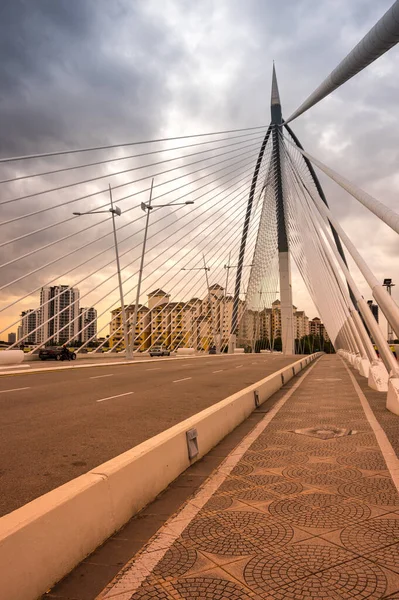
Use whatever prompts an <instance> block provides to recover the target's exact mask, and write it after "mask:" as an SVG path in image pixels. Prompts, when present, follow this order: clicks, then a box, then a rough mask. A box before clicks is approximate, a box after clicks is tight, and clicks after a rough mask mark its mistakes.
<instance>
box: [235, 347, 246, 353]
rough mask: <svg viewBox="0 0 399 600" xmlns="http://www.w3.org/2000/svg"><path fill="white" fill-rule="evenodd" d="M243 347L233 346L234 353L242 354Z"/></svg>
mask: <svg viewBox="0 0 399 600" xmlns="http://www.w3.org/2000/svg"><path fill="white" fill-rule="evenodd" d="M244 352H245V350H244V348H234V354H244Z"/></svg>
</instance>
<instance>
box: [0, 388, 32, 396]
mask: <svg viewBox="0 0 399 600" xmlns="http://www.w3.org/2000/svg"><path fill="white" fill-rule="evenodd" d="M21 390H30V387H23V388H13V389H12V390H0V394H5V393H6V392H20V391H21Z"/></svg>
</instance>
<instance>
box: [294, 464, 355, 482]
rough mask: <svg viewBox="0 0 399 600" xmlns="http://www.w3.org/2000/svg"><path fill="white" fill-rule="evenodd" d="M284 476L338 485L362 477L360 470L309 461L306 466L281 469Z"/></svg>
mask: <svg viewBox="0 0 399 600" xmlns="http://www.w3.org/2000/svg"><path fill="white" fill-rule="evenodd" d="M283 474H284V476H285V477H290V478H292V479H300V480H301V481H303V483H307V484H309V485H340V484H342V483H343V482H344V481H348V480H350V481H353V480H356V479H360V478H361V477H362V473H361V471H357V470H356V469H344V468H341V467H340V466H339V465H334V464H329V463H311V464H308V465H306V467H288V468H287V469H285V470H284V471H283Z"/></svg>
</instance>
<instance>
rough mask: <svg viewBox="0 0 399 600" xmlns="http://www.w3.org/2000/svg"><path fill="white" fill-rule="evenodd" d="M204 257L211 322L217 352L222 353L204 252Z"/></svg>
mask: <svg viewBox="0 0 399 600" xmlns="http://www.w3.org/2000/svg"><path fill="white" fill-rule="evenodd" d="M202 258H203V260H204V271H205V279H206V287H207V288H208V302H209V306H210V308H211V322H212V337H213V343H214V345H215V346H216V352H217V353H218V354H220V345H219V344H218V343H217V339H216V323H215V315H214V312H213V304H212V300H211V290H210V289H209V279H208V267H207V266H206V262H205V255H204V254H203V255H202Z"/></svg>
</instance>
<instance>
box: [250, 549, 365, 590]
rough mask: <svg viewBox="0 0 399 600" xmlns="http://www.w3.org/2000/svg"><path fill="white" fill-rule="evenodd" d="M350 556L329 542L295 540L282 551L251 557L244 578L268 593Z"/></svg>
mask: <svg viewBox="0 0 399 600" xmlns="http://www.w3.org/2000/svg"><path fill="white" fill-rule="evenodd" d="M352 559H353V554H352V553H351V552H348V551H347V550H345V549H343V548H338V547H336V546H333V545H332V544H323V545H321V544H314V543H313V544H312V543H303V544H295V545H294V546H291V547H288V548H287V549H286V550H285V551H284V552H282V553H278V554H276V553H275V554H266V555H260V556H255V557H253V558H251V560H250V561H249V562H248V563H247V565H246V567H245V569H244V578H245V582H246V583H247V585H248V586H249V587H250V588H251V589H253V590H255V591H257V592H258V593H259V594H262V593H268V592H271V591H272V590H274V589H278V588H280V587H283V586H286V585H289V584H291V585H292V584H293V583H295V582H296V581H298V580H300V579H304V578H309V577H310V576H311V575H314V574H316V573H318V572H319V571H322V570H325V569H328V568H331V567H334V566H336V565H339V564H341V563H345V562H348V561H350V560H352Z"/></svg>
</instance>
